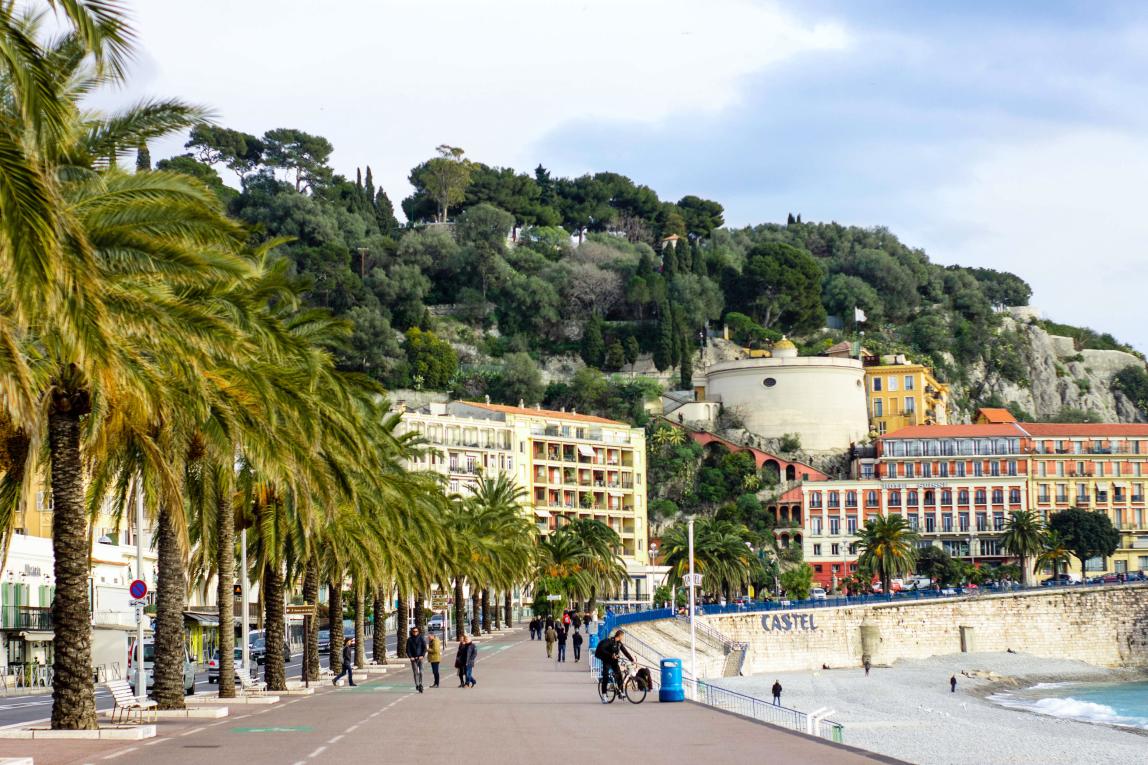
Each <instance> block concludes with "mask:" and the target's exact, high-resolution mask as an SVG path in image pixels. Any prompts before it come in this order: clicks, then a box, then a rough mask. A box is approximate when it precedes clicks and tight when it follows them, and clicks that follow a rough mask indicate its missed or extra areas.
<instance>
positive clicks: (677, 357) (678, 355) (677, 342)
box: [670, 305, 685, 367]
mask: <svg viewBox="0 0 1148 765" xmlns="http://www.w3.org/2000/svg"><path fill="white" fill-rule="evenodd" d="M684 325H685V322H684V321H682V313H681V311H679V310H678V309H677V307H676V306H674V305H671V306H670V334H671V342H672V343H673V345H672V346H671V350H670V366H671V367H676V366H677V365H678V364H680V363H682V335H683V334H685V326H684Z"/></svg>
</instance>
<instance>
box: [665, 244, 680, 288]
mask: <svg viewBox="0 0 1148 765" xmlns="http://www.w3.org/2000/svg"><path fill="white" fill-rule="evenodd" d="M677 272H678V251H677V249H676V248H675V247H674V245H673V243H672V242H666V243H665V244H663V245H662V273H663V274H665V275H666V279H672V278H673V276H674V274H676V273H677Z"/></svg>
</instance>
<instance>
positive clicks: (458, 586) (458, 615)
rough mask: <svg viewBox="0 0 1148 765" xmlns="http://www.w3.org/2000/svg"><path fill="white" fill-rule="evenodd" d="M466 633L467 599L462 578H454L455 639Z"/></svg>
mask: <svg viewBox="0 0 1148 765" xmlns="http://www.w3.org/2000/svg"><path fill="white" fill-rule="evenodd" d="M464 632H466V598H465V597H464V596H463V591H462V577H461V576H456V577H455V578H454V637H455V640H458V639H460V638H461V637H462V634H463V633H464Z"/></svg>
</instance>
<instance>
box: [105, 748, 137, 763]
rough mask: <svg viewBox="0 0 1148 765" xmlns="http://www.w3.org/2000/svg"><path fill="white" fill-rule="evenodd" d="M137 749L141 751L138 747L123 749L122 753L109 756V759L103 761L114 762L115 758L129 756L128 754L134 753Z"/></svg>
mask: <svg viewBox="0 0 1148 765" xmlns="http://www.w3.org/2000/svg"><path fill="white" fill-rule="evenodd" d="M137 749H139V747H138V746H132V747H128V748H127V749H121V750H120V751H118V752H115V753H114V754H109V755H108V756H107V757H104V758H103V759H105V760H114V759H115V758H117V757H121V756H123V755H125V754H127V753H128V752H134V751H135V750H137Z"/></svg>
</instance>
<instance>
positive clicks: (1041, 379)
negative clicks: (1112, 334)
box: [950, 318, 1145, 422]
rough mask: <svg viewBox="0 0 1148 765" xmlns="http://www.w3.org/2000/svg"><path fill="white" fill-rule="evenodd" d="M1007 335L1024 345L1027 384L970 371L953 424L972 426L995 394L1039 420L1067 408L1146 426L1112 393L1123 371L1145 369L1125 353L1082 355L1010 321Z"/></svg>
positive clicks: (957, 395) (1069, 343)
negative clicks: (982, 403)
mask: <svg viewBox="0 0 1148 765" xmlns="http://www.w3.org/2000/svg"><path fill="white" fill-rule="evenodd" d="M1003 329H1004V330H1014V331H1016V332H1017V333H1018V334H1020V335H1021V336H1022V337H1023V338H1024V339H1025V340H1026V341H1027V347H1026V348H1025V353H1024V356H1025V360H1026V364H1027V367H1028V375H1027V377H1028V384H1027V385H1018V384H1016V383H1013V382H1010V381H1008V380H1002V379H999V378H997V377H995V376H991V375H986V371H985V369H984V367H983V366H981V367H978V368H975V369H972V370H970V379H969V383H968V385H965V386H961V385H957V386H954V391H953V393H954V395H953V400H954V403H955V404H956V405H957V407H958V409H957V411H955V412H950V420H951V421H952V422H968V421H969V420H970V418H971V417H972V416H974V415H975V414H976V412H975V410H973V406H972V404H970V403H969V402H973V401H976V400H977V399H979V398H981V397H982V396H988V395H991V394H996V395H997V396H999V397H1000V398H1001V399H1002V400H1004V401H1008V402H1015V403H1016V404H1017V405H1019V406H1020V408H1021V409H1023V410H1024V411H1025V412H1027V413H1028V414H1030V415H1031V416H1032V417H1033V418H1034V419H1036V420H1044V419H1048V418H1050V417H1053V416H1055V415H1056V414H1058V413H1059V412H1060V411H1061V410H1063V409H1065V408H1072V409H1080V410H1084V411H1088V412H1092V413H1094V414H1096V415H1097V416H1098V417H1099V418H1100V419H1101V420H1102V421H1104V422H1143V421H1145V418H1144V416H1143V415H1142V414H1141V413H1140V412H1139V411H1138V410H1137V408H1136V407H1135V406H1134V405H1133V404H1132V402H1131V401H1129V400H1128V397H1127V396H1125V395H1123V394H1122V393H1118V392H1116V391H1113V390H1112V378H1113V377H1115V375H1116V373H1118V372H1119V371H1120V370H1122V369H1124V368H1125V367H1128V366H1132V365H1141V366H1142V365H1143V364H1144V362H1143V361H1141V360H1140V359H1139V358H1137V357H1136V356H1133V355H1132V354H1130V353H1125V352H1123V351H1097V350H1089V349H1082V350H1078V349H1077V348H1076V347H1075V346H1074V345H1073V340H1072V338H1068V337H1059V336H1057V335H1050V334H1048V333H1047V332H1046V331H1044V329H1042V328H1041V327H1039V326H1037V325H1035V324H1030V323H1027V322H1025V321H1017V320H1016V319H1013V318H1006V319H1005V325H1004V327H1003Z"/></svg>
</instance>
